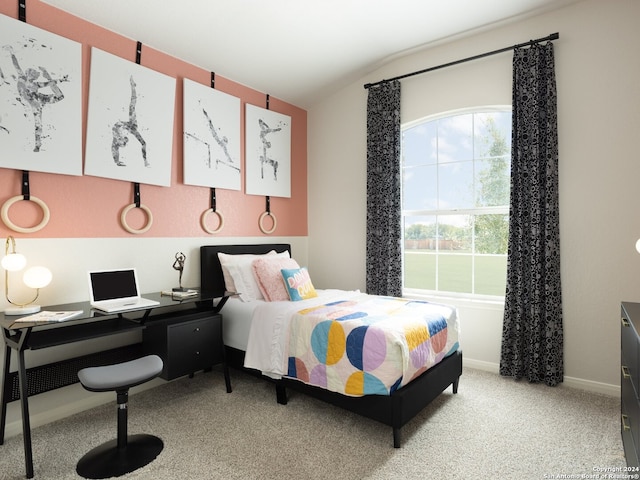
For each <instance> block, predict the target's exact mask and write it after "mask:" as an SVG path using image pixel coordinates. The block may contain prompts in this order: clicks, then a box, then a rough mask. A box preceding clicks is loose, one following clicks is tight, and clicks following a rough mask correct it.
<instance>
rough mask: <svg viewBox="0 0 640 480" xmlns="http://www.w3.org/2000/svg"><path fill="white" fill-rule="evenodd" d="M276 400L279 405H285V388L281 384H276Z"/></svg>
mask: <svg viewBox="0 0 640 480" xmlns="http://www.w3.org/2000/svg"><path fill="white" fill-rule="evenodd" d="M276 400H277V401H278V403H279V404H280V405H286V404H287V388H286V387H285V386H284V385H282V384H281V383H276Z"/></svg>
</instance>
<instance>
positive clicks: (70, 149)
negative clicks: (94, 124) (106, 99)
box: [0, 15, 82, 175]
mask: <svg viewBox="0 0 640 480" xmlns="http://www.w3.org/2000/svg"><path fill="white" fill-rule="evenodd" d="M0 150H1V151H2V156H1V157H0V167H3V168H14V169H19V170H32V171H37V172H47V173H60V174H66V175H82V45H81V44H79V43H77V42H74V41H72V40H69V39H67V38H64V37H61V36H59V35H55V34H53V33H50V32H47V31H46V30H42V29H40V28H37V27H34V26H32V25H29V24H27V23H25V22H22V21H20V20H16V19H13V18H11V17H7V16H5V15H0Z"/></svg>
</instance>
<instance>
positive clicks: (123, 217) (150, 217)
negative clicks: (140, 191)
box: [120, 203, 153, 233]
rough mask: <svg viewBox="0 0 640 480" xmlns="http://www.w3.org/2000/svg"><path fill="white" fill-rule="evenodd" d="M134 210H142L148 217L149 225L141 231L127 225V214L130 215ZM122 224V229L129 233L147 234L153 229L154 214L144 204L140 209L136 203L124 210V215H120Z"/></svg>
mask: <svg viewBox="0 0 640 480" xmlns="http://www.w3.org/2000/svg"><path fill="white" fill-rule="evenodd" d="M133 208H140V209H142V211H143V212H144V213H145V214H146V215H147V224H146V225H145V226H144V227H142V228H140V229H136V228H132V227H130V226H129V224H128V223H127V213H129V211H130V210H131V209H133ZM120 223H121V224H122V228H124V229H125V230H126V231H127V232H129V233H145V232H148V231H149V229H150V228H151V224H153V213H151V210H149V208H148V207H147V206H146V205H144V204H142V203H141V204H140V206H139V207H138V206H137V205H136V204H135V203H132V204H130V205H127V206H126V207H124V208H123V209H122V213H121V214H120Z"/></svg>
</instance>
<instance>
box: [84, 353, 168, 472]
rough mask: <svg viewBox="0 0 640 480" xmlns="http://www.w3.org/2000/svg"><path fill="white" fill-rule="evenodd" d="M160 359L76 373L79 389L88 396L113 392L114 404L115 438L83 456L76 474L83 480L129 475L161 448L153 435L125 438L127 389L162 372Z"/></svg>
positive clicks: (146, 359)
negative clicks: (115, 414)
mask: <svg viewBox="0 0 640 480" xmlns="http://www.w3.org/2000/svg"><path fill="white" fill-rule="evenodd" d="M162 368H163V363H162V359H161V358H160V357H158V356H157V355H147V356H146V357H142V358H138V359H136V360H131V361H129V362H123V363H118V364H115V365H105V366H100V367H87V368H83V369H82V370H80V371H79V372H78V379H79V380H80V383H82V386H83V387H84V388H86V389H87V390H89V391H91V392H107V391H115V392H116V394H117V402H118V436H117V438H116V439H115V440H111V441H109V442H106V443H104V444H102V445H100V446H98V447H95V448H94V449H93V450H91V451H90V452H88V453H87V454H85V455H84V456H83V457H82V458H81V459H80V461H79V462H78V464H77V465H76V471H77V472H78V475H80V476H82V477H84V478H111V477H119V476H121V475H124V474H126V473H130V472H133V471H134V470H137V469H138V468H140V467H143V466H145V465H147V464H149V463H150V462H152V461H153V460H154V459H155V458H156V457H157V456H158V455H159V454H160V452H161V451H162V449H163V448H164V443H163V442H162V440H161V439H160V438H158V437H156V436H153V435H146V434H138V435H128V434H127V410H128V408H127V403H128V398H129V389H130V388H131V387H135V386H136V385H140V384H142V383H144V382H148V381H149V380H152V379H153V378H155V377H157V376H158V375H160V373H161V372H162Z"/></svg>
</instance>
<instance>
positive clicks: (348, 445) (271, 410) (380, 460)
mask: <svg viewBox="0 0 640 480" xmlns="http://www.w3.org/2000/svg"><path fill="white" fill-rule="evenodd" d="M231 375H232V376H231V380H232V383H233V388H234V391H233V393H231V394H227V393H226V392H225V388H224V380H223V377H222V374H221V372H220V371H219V370H214V371H213V372H210V373H207V374H200V375H196V376H195V377H194V378H193V379H189V378H183V379H180V380H177V381H174V382H171V383H167V384H166V385H162V386H160V387H157V388H154V389H152V390H148V391H145V392H142V393H140V394H137V395H132V396H131V398H130V402H129V433H130V434H135V433H140V432H145V433H153V434H155V435H158V436H160V437H161V438H162V439H163V440H164V442H165V448H164V450H163V452H162V453H161V454H160V456H159V457H158V458H157V459H156V460H155V461H154V462H153V463H151V464H150V465H148V466H146V467H143V468H142V469H140V470H138V471H136V472H133V473H131V474H129V475H126V476H124V477H121V478H125V479H153V480H161V479H171V480H183V479H198V480H201V479H245V480H246V479H285V478H286V479H295V480H297V479H342V480H348V479H354V480H355V479H380V480H382V479H385V480H386V479H394V478H398V479H493V478H508V479H532V480H533V479H543V478H551V476H552V475H553V476H555V477H556V478H557V476H558V475H571V474H573V475H583V474H584V475H590V474H594V473H596V471H595V470H594V469H597V468H606V467H623V466H624V465H625V461H624V454H623V450H622V444H621V440H620V401H619V399H617V398H612V397H608V396H603V395H596V394H590V393H586V392H583V391H580V390H575V389H571V388H568V387H564V386H560V387H556V388H551V387H547V386H544V385H533V384H529V383H527V382H516V381H514V380H513V379H509V378H502V377H499V376H497V375H494V374H491V373H487V372H482V371H478V370H472V369H465V371H464V374H463V375H462V377H461V379H460V389H459V392H458V394H457V395H453V394H452V392H451V387H449V388H448V389H447V391H446V392H445V393H444V394H443V395H441V396H440V397H439V398H438V399H436V400H435V401H434V402H433V403H432V404H431V405H430V406H429V407H427V408H426V409H425V410H424V411H423V412H422V413H421V414H420V415H418V416H417V417H416V418H415V419H413V420H412V421H411V422H410V423H409V424H408V425H406V426H405V427H404V428H403V430H402V440H403V447H402V448H400V449H394V448H393V446H392V433H391V428H390V427H387V426H384V425H381V424H379V423H377V422H374V421H371V420H368V419H365V418H363V417H360V416H358V415H355V414H351V413H348V412H345V411H343V410H340V409H338V408H336V407H332V406H330V405H326V404H324V403H321V402H319V401H316V400H314V399H311V398H309V397H307V396H304V395H302V394H296V393H290V398H289V404H288V405H287V406H282V405H278V404H277V403H276V400H275V392H274V387H273V385H272V384H269V383H268V382H266V381H263V380H261V379H257V378H254V377H252V376H249V375H246V374H244V373H242V372H238V371H235V370H232V371H231ZM114 397H115V395H114ZM114 405H115V400H114ZM114 405H108V406H102V407H98V408H95V409H93V410H89V411H87V412H83V413H80V414H77V415H75V416H73V417H71V418H67V419H64V420H61V421H58V422H55V423H52V424H49V425H45V426H43V427H39V428H37V429H34V431H33V448H34V468H35V478H36V479H76V478H79V477H78V475H77V474H76V473H75V463H76V462H77V460H78V459H79V458H80V457H81V456H82V455H83V454H84V453H85V452H87V451H88V450H90V449H91V448H92V447H94V446H96V445H99V444H100V443H102V442H104V441H107V440H110V439H111V438H115V425H116V417H115V415H116V413H115V406H114ZM545 475H546V477H545ZM0 478H2V479H22V478H25V477H24V452H23V449H22V436H21V435H20V436H17V437H12V438H9V439H7V440H6V441H5V445H4V446H0ZM565 478H567V477H565ZM586 478H590V477H586Z"/></svg>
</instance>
